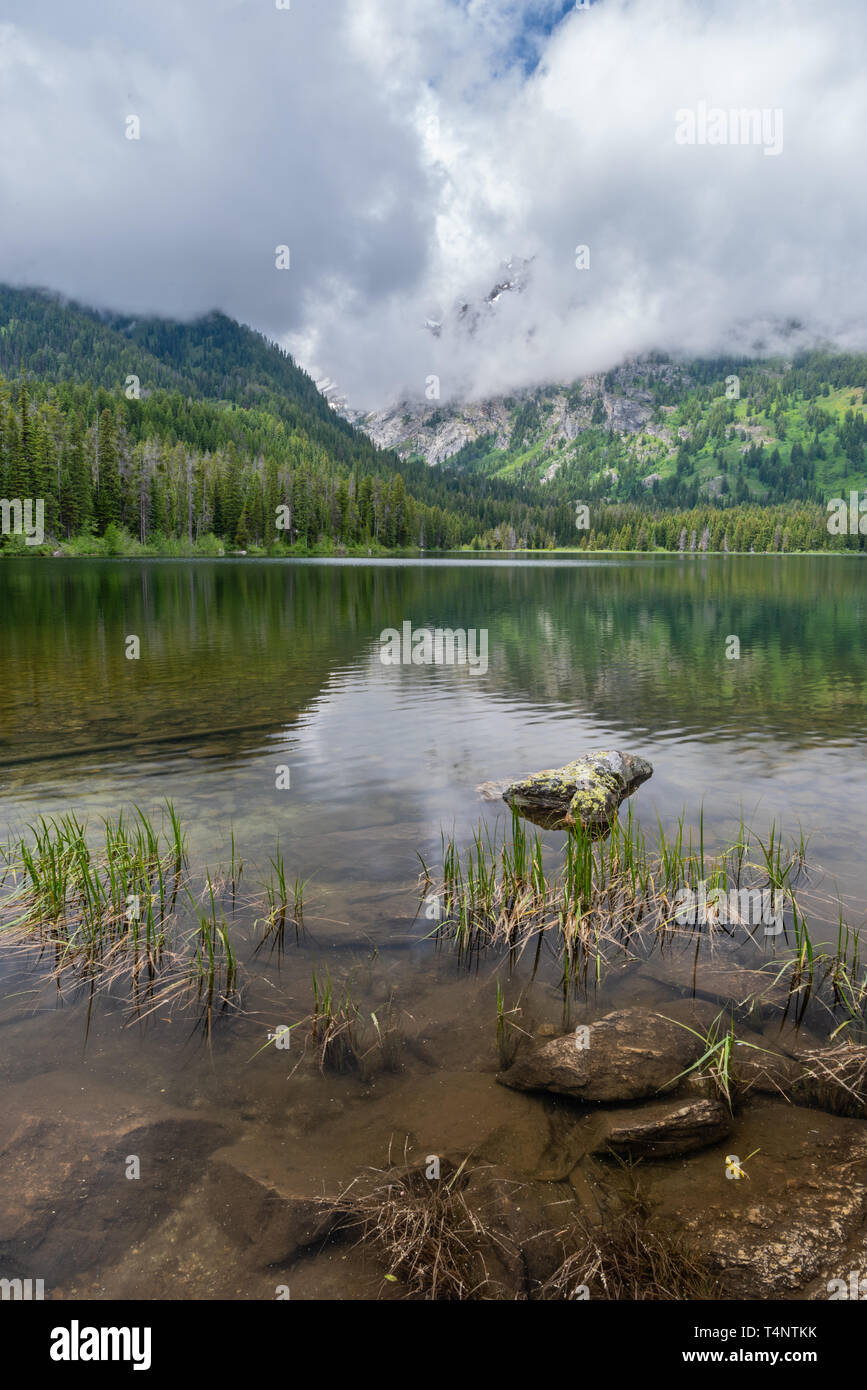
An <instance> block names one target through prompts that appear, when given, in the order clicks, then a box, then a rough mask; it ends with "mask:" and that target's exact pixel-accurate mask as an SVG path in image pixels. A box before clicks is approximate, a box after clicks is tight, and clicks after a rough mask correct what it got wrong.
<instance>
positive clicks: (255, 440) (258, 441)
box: [0, 286, 563, 550]
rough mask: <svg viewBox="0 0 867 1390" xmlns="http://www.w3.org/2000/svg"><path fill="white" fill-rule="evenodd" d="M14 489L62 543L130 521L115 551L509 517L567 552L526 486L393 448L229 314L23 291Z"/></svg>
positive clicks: (10, 357) (18, 316)
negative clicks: (143, 310) (132, 308)
mask: <svg viewBox="0 0 867 1390" xmlns="http://www.w3.org/2000/svg"><path fill="white" fill-rule="evenodd" d="M4 378H5V380H6V382H8V383H9V386H8V387H7V386H6V385H5V383H4V380H3V379H4ZM0 496H2V497H4V498H12V497H18V498H26V497H31V498H32V497H43V498H44V499H45V502H46V515H47V519H48V521H47V524H48V528H49V534H50V535H51V536H53V537H55V538H57V539H63V538H64V537H66V538H68V539H73V538H74V537H76V536H78V535H80V534H84V535H85V536H87V535H89V534H90V531H91V529H95V531H96V533H97V535H99V536H103V535H104V534H105V532H106V531H107V529H108V528H109V527H110V526H113V527H114V528H115V529H114V530H113V531H112V537H113V542H112V543H113V544H115V543H118V542H117V537H116V532H117V530H118V529H119V530H120V531H121V532H126V533H129V534H132V535H133V536H138V537H139V541H140V543H142V544H144V543H151V542H154V543H159V544H163V543H169V542H173V541H178V542H182V541H186V542H187V543H189V544H193V543H194V542H198V541H200V540H203V539H204V538H207V537H208V536H209V535H211V534H212V533H213V535H212V539H213V537H216V538H217V539H219V540H222V541H224V542H227V543H229V544H234V545H238V546H243V547H246V546H248V545H250V546H253V547H256V546H264V547H268V546H273V545H287V544H288V545H291V546H301V547H307V546H320V545H324V546H328V545H344V546H346V545H351V546H357V547H359V548H361V549H363V550H366V549H370V548H373V547H374V546H376V547H379V548H382V547H386V548H395V547H405V546H408V545H419V544H420V545H423V546H425V547H426V548H438V547H440V548H451V547H454V546H459V545H463V544H468V543H469V542H470V541H472V540H473V538H474V537H477V536H480V535H482V534H484V533H485V532H487V531H488V530H490V529H491V528H492V527H496V526H498V525H505V526H514V527H515V528H516V530H517V532H518V533H519V534H521V535H532V536H533V537H534V538H536V539H538V540H539V542H540V543H541V544H549V543H552V542H553V540H554V538H555V534H556V530H557V524H558V523H557V519H556V518H555V517H554V515H553V511H552V507H551V505H550V504H549V503H547V502H544V503H543V504H542V505H538V503H537V502H535V501H534V499H531V498H528V497H527V496H526V494H525V493H524V490H523V488H521V487H519V486H516V485H515V484H512V483H508V482H498V481H497V480H493V479H492V480H490V481H486V480H483V481H482V482H481V483H479V482H478V481H476V480H470V479H466V478H462V477H460V476H459V475H457V474H453V475H446V474H432V473H431V471H430V469H429V468H428V467H427V465H426V464H424V463H423V462H421V461H414V460H406V461H402V460H401V459H400V458H399V457H398V456H397V455H396V454H394V453H391V452H389V451H384V450H381V449H379V448H378V447H377V446H376V445H375V444H374V443H373V442H372V441H371V440H370V438H369V437H368V436H367V435H366V434H365V433H364V432H362V431H361V430H358V429H357V428H355V426H354V425H353V424H352V423H351V422H349V421H347V420H346V419H344V418H343V417H342V416H341V415H340V414H339V413H338V412H337V411H336V410H334V409H333V408H332V406H331V405H330V404H329V402H328V400H327V399H326V397H325V396H324V395H323V394H322V392H321V391H319V390H318V389H317V386H316V384H315V382H314V381H313V380H312V379H311V378H310V377H309V376H308V375H307V373H306V372H304V371H302V369H301V368H300V367H298V366H297V364H296V363H295V362H294V361H293V360H292V358H291V357H290V356H289V354H288V353H286V352H285V351H284V350H283V349H282V348H280V347H279V346H278V345H277V344H275V343H272V342H269V340H268V339H266V338H265V337H263V336H262V335H261V334H260V333H257V332H255V331H254V330H253V329H250V328H248V327H245V326H244V325H242V324H239V323H236V322H235V321H234V320H232V319H230V318H228V317H227V316H226V315H224V314H221V313H212V314H208V315H205V316H204V317H202V318H199V319H196V320H194V321H192V322H190V323H178V322H174V321H171V320H166V319H160V318H153V317H146V318H141V317H133V316H131V315H128V314H119V313H112V312H104V311H100V310H96V309H90V308H87V307H85V306H83V305H80V304H77V303H74V302H72V301H70V300H67V299H64V298H62V297H61V296H59V295H56V294H52V293H50V292H47V291H42V290H26V289H16V288H11V287H8V286H0ZM278 507H283V508H285V509H286V515H285V516H284V517H283V522H284V524H285V530H281V531H278V530H277V529H276V527H275V520H274V518H275V513H276V509H277V508H278ZM562 524H563V523H562V518H561V521H560V526H561V529H562ZM10 543H11V542H10ZM7 548H8V546H7Z"/></svg>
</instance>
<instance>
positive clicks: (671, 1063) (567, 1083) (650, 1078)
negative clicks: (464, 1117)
mask: <svg viewBox="0 0 867 1390" xmlns="http://www.w3.org/2000/svg"><path fill="white" fill-rule="evenodd" d="M581 1043H583V1044H584V1045H583V1046H582V1045H580V1044H581ZM703 1050H704V1045H703V1043H702V1041H701V1039H700V1038H698V1037H696V1036H695V1034H694V1033H692V1032H690V1031H689V1029H687V1028H685V1027H682V1026H680V1025H679V1024H677V1023H674V1022H671V1021H670V1020H669V1019H666V1018H663V1017H662V1015H661V1014H656V1013H647V1012H645V1011H644V1010H643V1009H616V1010H614V1012H612V1013H610V1014H606V1015H605V1017H604V1018H601V1019H599V1021H598V1022H597V1023H593V1024H591V1025H590V1027H589V1030H588V1034H587V1035H586V1036H585V1037H581V1036H579V1035H576V1034H575V1033H567V1034H566V1035H565V1037H562V1038H555V1039H554V1040H553V1042H549V1043H546V1044H545V1046H544V1047H540V1048H537V1049H536V1050H535V1051H534V1052H531V1053H529V1054H528V1055H526V1056H524V1057H520V1058H519V1059H518V1061H517V1062H516V1063H515V1065H514V1066H512V1067H510V1068H509V1070H508V1071H506V1072H501V1073H500V1074H499V1076H498V1077H497V1080H498V1081H499V1082H501V1083H502V1085H504V1086H511V1087H513V1088H514V1089H515V1090H518V1091H551V1092H553V1093H554V1094H556V1095H563V1096H573V1097H574V1098H575V1099H576V1100H583V1101H602V1102H608V1103H609V1104H610V1103H612V1102H614V1101H622V1100H641V1099H643V1097H645V1096H651V1095H655V1094H656V1092H657V1091H661V1090H663V1089H664V1088H665V1087H667V1086H669V1085H670V1083H671V1082H672V1081H673V1080H674V1078H675V1077H676V1076H679V1075H680V1073H681V1072H683V1071H685V1070H686V1069H687V1068H688V1067H690V1066H692V1064H693V1062H696V1061H697V1060H698V1058H699V1057H700V1056H701V1053H702V1051H703Z"/></svg>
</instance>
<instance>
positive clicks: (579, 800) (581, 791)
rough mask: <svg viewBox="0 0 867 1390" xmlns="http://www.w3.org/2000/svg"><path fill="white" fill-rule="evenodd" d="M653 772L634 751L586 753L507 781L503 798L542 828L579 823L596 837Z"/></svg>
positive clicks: (603, 831)
mask: <svg viewBox="0 0 867 1390" xmlns="http://www.w3.org/2000/svg"><path fill="white" fill-rule="evenodd" d="M652 775H653V768H652V767H651V765H650V763H649V762H647V761H646V760H645V759H644V758H640V757H638V756H636V755H635V754H633V753H618V752H605V751H601V752H592V753H585V754H582V756H581V757H580V758H576V759H575V760H574V761H573V762H571V763H567V764H566V765H565V767H558V768H548V769H547V770H545V771H544V772H536V773H533V774H532V775H531V776H530V777H525V778H523V779H522V780H521V781H520V782H512V783H511V784H510V785H509V786H508V787H506V789H505V791H504V792H503V800H504V801H507V802H508V803H509V805H510V806H514V808H515V810H516V811H519V812H520V813H521V815H523V816H526V817H527V819H528V820H532V821H534V822H535V823H536V824H537V825H542V826H544V827H545V828H546V829H550V830H553V829H558V828H562V827H565V826H569V825H579V824H580V825H583V826H584V827H585V829H588V830H590V831H591V832H593V833H594V834H600V835H601V834H604V833H605V832H606V831H607V830H608V829H609V827H610V825H611V822H612V821H613V819H614V817H615V816H616V814H617V811H618V808H619V806H620V804H621V802H623V801H624V800H625V799H626V797H627V796H631V795H632V793H633V792H634V791H637V789H638V788H639V787H640V786H641V784H642V782H646V781H647V779H648V777H651V776H652Z"/></svg>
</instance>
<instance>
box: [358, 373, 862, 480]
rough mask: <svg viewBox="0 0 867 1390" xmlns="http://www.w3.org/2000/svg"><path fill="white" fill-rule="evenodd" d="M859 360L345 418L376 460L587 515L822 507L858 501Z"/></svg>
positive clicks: (649, 377) (422, 405) (607, 382)
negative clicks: (854, 495)
mask: <svg viewBox="0 0 867 1390" xmlns="http://www.w3.org/2000/svg"><path fill="white" fill-rule="evenodd" d="M865 387H867V357H865V356H864V355H862V354H849V353H831V352H819V351H814V352H803V353H800V354H798V355H796V356H795V357H793V358H791V359H789V360H782V359H744V358H737V359H735V358H732V359H718V360H713V361H690V360H680V361H678V360H675V359H673V358H670V357H668V356H667V355H664V354H651V355H649V356H647V357H644V358H636V359H634V360H631V361H629V362H626V363H623V364H621V365H620V366H618V367H616V368H614V369H612V370H611V371H609V372H607V373H604V374H599V375H595V376H587V377H584V378H582V379H579V380H577V381H573V382H570V383H568V384H564V385H551V386H546V387H540V388H538V389H536V390H528V391H524V392H521V393H519V394H515V395H512V396H506V397H496V398H494V399H491V400H486V401H470V402H463V403H461V402H456V403H451V404H444V403H439V402H418V401H416V402H406V401H404V402H401V403H400V404H399V405H397V406H395V407H394V408H391V409H387V410H381V411H377V412H374V413H371V414H367V415H363V416H362V415H355V416H353V417H352V419H353V422H354V423H356V424H357V425H358V426H359V427H360V428H362V429H363V430H365V432H366V433H367V434H368V435H369V436H370V438H371V439H372V440H374V441H375V442H376V443H377V444H379V445H380V446H382V447H384V448H388V449H393V450H395V451H396V452H397V453H398V454H399V455H400V456H401V457H403V458H406V459H418V460H424V461H425V462H427V463H428V464H429V465H437V466H439V467H442V468H447V469H449V470H451V471H454V472H458V473H463V474H472V475H474V476H476V477H486V478H489V479H491V478H497V479H499V480H501V481H511V482H513V483H515V482H519V483H520V484H521V485H522V486H524V487H525V488H527V489H528V490H533V489H545V490H546V491H547V492H548V493H549V494H550V495H553V496H556V497H558V498H563V499H565V498H567V497H569V498H573V499H575V498H581V499H583V500H585V501H587V502H592V501H594V500H596V501H600V500H605V501H608V502H632V503H638V504H641V503H642V502H644V503H646V502H648V501H653V502H655V503H658V504H660V505H663V506H669V507H670V506H687V507H689V506H695V505H697V504H699V503H700V502H702V501H703V500H705V501H715V500H717V501H724V500H725V499H726V498H729V499H732V500H735V501H740V502H748V501H756V502H767V503H777V502H784V501H792V500H801V501H818V502H823V501H825V500H826V499H827V498H828V497H830V496H834V495H839V494H840V493H841V492H845V491H847V490H849V489H853V488H854V489H863V488H865V487H867V459H865V443H867V427H865V422H864V393H865Z"/></svg>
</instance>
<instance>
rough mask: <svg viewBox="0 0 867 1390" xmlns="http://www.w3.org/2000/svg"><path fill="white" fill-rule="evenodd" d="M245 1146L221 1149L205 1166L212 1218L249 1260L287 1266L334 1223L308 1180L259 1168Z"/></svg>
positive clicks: (318, 1240)
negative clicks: (275, 1174) (275, 1173)
mask: <svg viewBox="0 0 867 1390" xmlns="http://www.w3.org/2000/svg"><path fill="white" fill-rule="evenodd" d="M246 1148H247V1146H244V1145H234V1146H233V1147H232V1148H227V1149H223V1150H220V1151H219V1152H218V1153H216V1154H214V1155H213V1157H212V1158H211V1161H210V1164H209V1166H208V1182H207V1187H206V1191H207V1198H208V1205H209V1210H210V1214H211V1216H212V1218H213V1219H214V1220H215V1221H216V1222H217V1224H218V1225H219V1227H220V1228H221V1230H222V1231H223V1232H224V1233H225V1235H227V1236H228V1237H229V1239H230V1240H232V1241H234V1242H235V1244H236V1246H237V1247H238V1249H239V1251H240V1252H243V1254H244V1256H245V1258H246V1259H247V1260H248V1261H249V1262H250V1263H252V1264H257V1265H272V1264H287V1263H288V1262H289V1261H291V1260H293V1259H294V1258H295V1257H296V1256H297V1255H298V1254H299V1253H300V1252H301V1251H303V1250H306V1249H307V1248H308V1247H310V1246H312V1245H316V1244H319V1243H321V1242H323V1241H324V1240H325V1239H326V1238H327V1237H328V1236H329V1235H330V1233H331V1231H332V1230H333V1228H334V1226H335V1225H336V1223H337V1218H336V1216H335V1214H334V1213H333V1212H331V1211H329V1209H328V1207H327V1205H326V1204H325V1202H324V1200H323V1198H322V1197H321V1196H316V1195H315V1193H314V1192H313V1190H312V1187H311V1184H310V1182H309V1181H305V1180H304V1178H303V1177H300V1176H299V1175H298V1174H294V1173H291V1172H289V1171H287V1172H286V1173H285V1174H281V1176H280V1177H278V1178H276V1179H275V1178H274V1177H273V1175H272V1174H271V1173H268V1172H267V1171H261V1170H260V1165H259V1164H257V1162H256V1156H255V1155H248V1153H247V1152H246Z"/></svg>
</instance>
